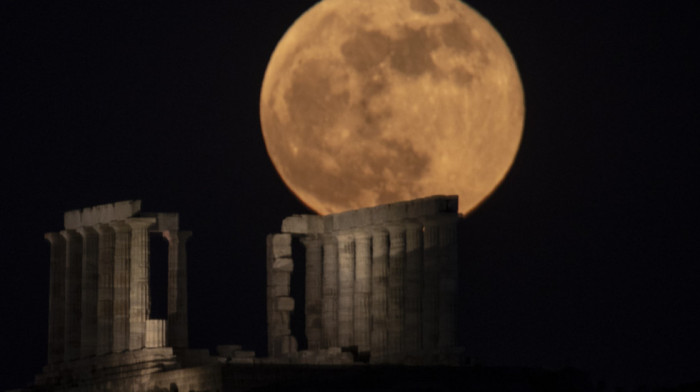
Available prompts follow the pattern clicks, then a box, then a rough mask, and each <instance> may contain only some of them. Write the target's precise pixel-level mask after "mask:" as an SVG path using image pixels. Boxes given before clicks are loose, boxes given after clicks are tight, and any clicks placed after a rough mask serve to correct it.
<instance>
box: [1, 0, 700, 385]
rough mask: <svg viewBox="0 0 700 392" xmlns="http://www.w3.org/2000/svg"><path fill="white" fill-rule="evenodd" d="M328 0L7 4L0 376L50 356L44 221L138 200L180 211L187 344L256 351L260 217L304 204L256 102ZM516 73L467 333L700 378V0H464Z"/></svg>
mask: <svg viewBox="0 0 700 392" xmlns="http://www.w3.org/2000/svg"><path fill="white" fill-rule="evenodd" d="M313 3H314V1H309V0H304V1H299V0H293V1H290V0H258V1H250V2H245V3H244V2H223V1H196V2H195V1H189V2H171V1H100V2H95V1H78V2H76V1H71V2H62V1H32V0H25V1H19V0H17V1H4V2H2V3H0V4H1V5H0V29H2V30H1V31H0V45H1V46H0V50H1V51H0V65H1V70H2V71H1V73H0V75H1V76H0V78H1V79H0V100H1V101H0V116H1V117H0V148H2V154H1V155H0V157H1V158H0V159H2V161H1V162H2V165H1V166H0V170H1V171H0V178H1V182H0V184H1V185H0V195H1V197H2V200H1V202H0V222H1V223H2V225H1V226H0V230H1V232H0V249H2V252H3V253H2V257H0V260H1V263H2V265H1V266H0V279H2V281H1V282H0V311H1V312H2V316H0V325H1V328H2V344H1V345H0V348H1V350H0V351H1V353H2V354H0V358H1V359H0V361H1V362H0V389H5V388H9V387H17V386H21V385H24V384H25V383H27V382H29V381H31V380H32V377H33V375H34V374H36V373H38V372H40V370H41V367H42V366H43V365H44V364H45V362H46V336H47V308H48V273H49V246H48V243H46V242H45V241H44V240H43V234H44V233H45V232H48V231H58V230H60V229H61V228H62V219H63V212H64V211H66V210H71V209H76V208H82V207H86V206H92V205H97V204H102V203H108V202H113V201H118V200H125V199H142V200H143V206H144V210H148V211H178V212H180V215H181V226H182V227H184V228H186V229H191V230H192V231H194V237H193V238H192V239H191V241H190V243H189V255H190V257H189V273H190V275H189V289H190V340H191V345H192V346H194V347H201V348H213V347H214V346H215V345H217V344H225V343H229V344H234V343H238V344H243V346H244V347H246V348H249V349H254V350H256V351H258V352H263V351H264V350H265V311H264V309H265V302H264V293H265V287H264V285H265V272H264V265H265V235H266V234H267V233H270V232H276V231H278V230H279V225H280V223H281V220H282V218H284V217H285V216H288V215H291V214H293V213H306V212H309V211H308V210H307V209H306V208H305V207H304V206H303V205H302V204H301V203H300V202H299V201H297V200H296V198H295V197H294V196H293V195H292V194H291V193H290V192H289V191H288V190H287V189H286V187H285V185H284V184H283V183H282V181H281V180H280V179H279V177H278V175H277V174H276V172H275V170H274V168H273V167H272V165H271V163H270V161H269V159H268V157H267V154H266V151H265V146H264V144H263V140H262V136H261V132H260V125H259V120H258V98H259V91H260V85H261V82H262V77H263V73H264V71H265V66H266V64H267V60H268V58H269V56H270V54H271V53H272V51H273V49H274V47H275V44H276V42H277V40H278V39H279V38H280V37H281V36H282V34H283V33H284V31H285V30H286V28H287V27H288V26H289V25H290V24H291V23H292V22H293V21H294V19H295V18H296V17H297V16H298V15H300V14H301V13H302V12H303V11H304V10H305V9H307V8H308V7H310V6H311V5H312V4H313ZM470 4H472V5H473V6H474V8H476V9H477V10H479V11H480V12H481V13H482V14H483V15H484V16H485V17H486V18H488V19H489V20H490V21H491V22H492V23H493V24H494V26H496V28H497V29H498V30H499V31H500V32H501V34H502V35H503V37H504V39H505V40H506V42H507V43H508V45H509V46H510V48H511V50H512V52H513V55H514V57H515V59H516V61H517V63H518V66H519V70H520V73H521V77H522V80H523V84H524V87H525V100H526V122H525V131H524V135H523V141H522V145H521V149H520V152H519V154H518V156H517V158H516V161H515V164H514V166H513V169H512V171H511V172H510V174H509V175H508V176H507V178H506V179H505V181H504V183H503V184H502V185H501V187H500V188H499V189H498V190H497V191H496V192H495V193H494V194H493V196H492V197H491V198H490V199H488V200H487V201H486V202H485V203H484V204H483V205H482V206H481V207H480V208H479V209H478V210H476V211H475V212H474V213H472V214H471V215H470V216H468V217H467V218H466V219H463V220H462V221H461V222H460V224H459V228H460V259H461V273H460V284H461V288H460V290H461V292H460V298H461V302H460V307H459V316H460V317H459V341H460V343H461V344H462V345H463V346H464V347H465V348H466V351H467V353H468V354H469V355H471V356H473V357H475V358H477V360H479V361H481V362H482V363H486V364H490V365H524V366H545V367H551V368H561V367H566V366H572V367H577V368H579V369H582V370H585V371H590V372H591V373H592V374H593V376H594V378H596V379H605V380H608V382H609V383H610V384H613V385H616V384H619V385H630V386H635V385H642V384H647V385H669V386H670V385H677V384H680V383H683V382H689V381H697V380H699V379H700V370H699V369H700V355H698V353H699V352H700V289H699V287H700V263H698V261H699V259H700V257H699V251H698V244H699V243H700V240H699V236H698V234H700V233H699V230H698V229H697V218H698V214H697V205H696V202H697V200H698V196H699V195H698V192H697V191H694V190H692V189H693V187H692V184H693V183H694V182H696V181H697V178H698V164H697V161H698V159H697V157H696V156H697V155H698V152H699V149H698V144H697V140H696V139H697V137H696V136H695V135H696V133H697V130H698V125H700V124H699V122H698V119H697V114H696V113H697V111H698V109H697V104H698V93H697V91H698V90H697V88H696V87H694V84H695V83H694V82H695V79H696V76H695V74H696V72H697V69H698V64H697V62H695V61H694V60H693V59H694V57H695V55H696V51H697V49H698V44H697V41H698V28H697V27H696V25H697V20H698V17H699V16H700V13H699V12H698V9H697V6H696V5H692V3H691V2H687V1H665V2H655V3H654V5H653V6H652V5H645V4H646V2H639V1H635V2H632V1H628V0H622V1H615V2H602V3H601V2H576V3H574V2H564V1H536V2H535V1H497V2H496V1H487V0H478V1H476V0H475V1H472V2H471V3H470Z"/></svg>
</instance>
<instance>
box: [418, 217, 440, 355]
mask: <svg viewBox="0 0 700 392" xmlns="http://www.w3.org/2000/svg"><path fill="white" fill-rule="evenodd" d="M423 225H424V226H423V227H424V229H423V315H422V319H423V323H422V324H423V349H424V350H433V349H435V348H437V342H438V320H439V319H438V309H439V308H440V302H439V295H438V290H439V287H440V269H439V261H438V247H439V245H440V244H439V232H440V226H439V225H438V224H437V222H436V221H435V220H426V221H424V222H423Z"/></svg>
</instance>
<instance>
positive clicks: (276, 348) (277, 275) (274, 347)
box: [267, 234, 297, 358]
mask: <svg viewBox="0 0 700 392" xmlns="http://www.w3.org/2000/svg"><path fill="white" fill-rule="evenodd" d="M293 270H294V262H293V260H292V236H291V234H270V235H268V236H267V279H268V281H267V283H268V284H267V300H268V303H267V306H268V308H267V310H268V318H267V327H268V335H267V340H268V352H269V356H270V357H272V358H275V357H280V356H286V355H289V354H291V353H294V352H296V351H297V342H296V339H295V338H294V336H292V332H291V329H290V313H291V312H292V311H294V298H292V297H290V284H291V277H292V271H293Z"/></svg>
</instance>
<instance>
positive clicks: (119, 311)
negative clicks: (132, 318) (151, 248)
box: [111, 222, 131, 353]
mask: <svg viewBox="0 0 700 392" xmlns="http://www.w3.org/2000/svg"><path fill="white" fill-rule="evenodd" d="M111 227H112V229H114V292H113V293H114V294H113V295H114V301H113V307H114V317H113V323H114V332H113V335H112V339H113V340H112V352H113V353H120V352H123V351H126V350H128V349H129V275H130V273H129V270H130V266H131V229H130V228H129V225H127V224H126V223H124V222H114V223H112V224H111Z"/></svg>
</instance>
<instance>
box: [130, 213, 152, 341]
mask: <svg viewBox="0 0 700 392" xmlns="http://www.w3.org/2000/svg"><path fill="white" fill-rule="evenodd" d="M154 223H156V219H155V218H129V219H127V220H126V224H128V225H129V227H130V228H131V268H130V278H129V350H139V349H141V348H144V347H146V320H148V316H149V314H150V308H151V301H150V295H149V294H150V293H149V281H148V278H149V270H150V265H149V239H148V228H149V227H150V226H151V225H153V224H154Z"/></svg>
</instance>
